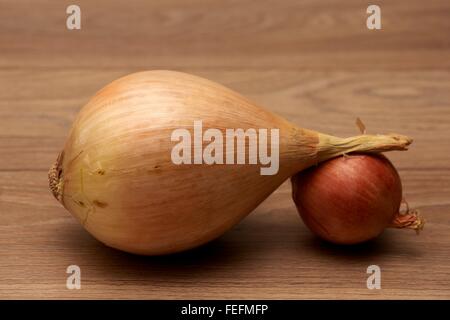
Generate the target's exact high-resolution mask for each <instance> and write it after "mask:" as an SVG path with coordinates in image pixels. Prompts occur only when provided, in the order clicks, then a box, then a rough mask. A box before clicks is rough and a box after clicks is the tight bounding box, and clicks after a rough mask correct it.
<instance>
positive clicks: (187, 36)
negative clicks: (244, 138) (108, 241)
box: [0, 0, 450, 299]
mask: <svg viewBox="0 0 450 320" xmlns="http://www.w3.org/2000/svg"><path fill="white" fill-rule="evenodd" d="M72 2H73V1H44V0H39V1H33V2H31V1H29V2H28V1H13V0H5V1H2V2H1V3H0V298H69V299H70V298H138V299H141V298H142V299H147V298H194V299H196V298H214V299H216V298H236V299H237V298H275V299H279V298H289V299H299V298H301V299H303V298H319V299H322V298H342V299H349V298H367V299H372V298H375V299H379V298H388V299H394V298H401V299H404V298H405V299H410V298H425V299H428V298H438V299H440V298H447V299H448V298H450V218H449V217H450V215H449V214H450V2H449V1H445V0H440V1H435V0H429V1H427V2H426V5H424V4H423V1H419V0H414V1H412V0H409V1H406V0H404V1H395V2H394V1H377V4H378V5H380V7H381V10H382V30H368V29H367V28H366V17H367V16H368V15H367V14H366V8H367V2H366V1H357V0H351V1H345V2H342V1H341V2H337V1H331V0H322V1H313V0H304V1H296V0H285V1H279V0H272V1H266V0H261V1H251V0H236V1H207V0H194V1H182V0H170V1H167V0H164V1H162V0H161V1H159V0H158V1H156V0H155V1H144V0H142V1H133V2H129V1H125V0H121V1H114V3H111V1H107V0H102V1H95V2H93V1H87V0H78V1H74V2H76V4H78V5H79V6H80V7H81V11H82V28H81V30H72V31H69V30H67V29H66V17H67V15H66V7H67V6H68V5H69V4H72ZM144 69H174V70H180V71H185V72H191V73H194V74H197V75H200V76H204V77H207V78H210V79H212V80H215V81H218V82H221V83H223V84H225V85H227V86H229V87H231V88H233V89H235V90H237V91H239V92H241V93H242V94H244V95H246V96H248V97H249V98H251V99H253V100H254V101H255V102H257V103H259V104H261V105H264V106H266V107H267V108H268V109H270V110H272V111H273V112H276V113H278V114H280V115H282V116H284V117H286V118H288V119H290V120H291V121H292V122H294V123H296V124H299V125H301V126H304V127H307V128H311V129H315V130H319V131H323V132H327V133H330V134H335V135H341V136H348V135H353V134H356V133H357V128H356V126H355V124H354V122H355V118H356V117H360V118H362V119H363V121H364V122H365V124H366V126H367V128H368V132H369V133H387V132H398V133H402V134H406V135H409V136H411V137H413V138H414V139H415V142H414V144H413V145H412V146H411V148H410V150H409V151H407V152H394V153H390V154H389V157H390V159H391V160H392V161H393V162H394V164H395V165H396V166H397V168H398V169H399V172H400V175H401V177H402V180H403V186H404V195H405V197H406V198H407V199H408V201H409V203H410V205H411V206H413V207H415V208H418V209H419V210H420V211H421V212H422V215H423V216H424V217H425V218H426V220H427V225H426V227H425V230H424V232H423V233H422V234H420V235H419V236H416V235H415V234H414V232H408V231H399V230H388V231H386V232H385V233H384V234H383V235H382V236H381V237H380V238H378V239H377V240H375V241H373V242H370V243H366V244H363V245H359V246H354V247H339V246H333V245H329V244H326V243H323V242H321V241H319V240H317V239H316V238H315V237H314V236H312V235H311V234H310V232H309V231H308V230H307V229H306V228H305V226H304V225H303V224H302V223H301V220H300V218H299V217H298V215H297V212H296V209H295V207H294V205H293V203H292V201H291V198H290V186H289V185H288V184H287V183H285V184H284V185H282V186H281V187H280V188H279V189H278V190H277V191H276V192H275V193H274V194H272V195H271V196H270V197H269V198H268V199H267V200H266V201H265V202H264V203H263V204H262V205H260V206H259V207H258V208H257V209H256V210H255V212H253V213H252V214H251V215H250V216H249V217H247V218H246V219H244V220H243V221H242V223H240V224H239V225H237V226H236V227H235V228H234V229H232V230H231V231H230V232H228V233H227V234H225V235H224V236H223V237H221V238H220V239H218V240H216V241H214V242H212V243H210V244H208V245H206V246H204V247H202V248H199V249H197V250H193V251H189V252H186V253H182V254H178V255H173V256H166V257H140V256H133V255H129V254H125V253H122V252H119V251H116V250H113V249H110V248H107V247H105V246H103V245H102V244H101V243H99V242H97V241H96V240H95V239H93V238H92V237H91V236H90V235H89V234H88V233H87V232H86V231H84V229H83V228H82V227H81V226H80V225H79V224H78V223H77V222H76V221H75V219H74V218H72V217H71V216H70V214H69V213H68V212H66V211H65V210H64V209H63V208H62V207H61V205H60V204H59V203H58V202H56V201H55V199H53V197H52V195H51V194H50V192H49V190H48V186H47V170H48V168H49V167H50V165H51V164H52V163H53V161H54V160H55V157H56V155H57V153H58V151H59V150H60V148H61V147H62V144H63V142H64V139H65V137H66V134H67V133H68V129H69V128H70V125H71V122H72V120H73V118H74V116H75V114H76V113H77V111H78V110H79V108H80V107H81V106H82V105H83V104H85V103H86V102H87V100H88V99H89V97H90V96H92V95H93V94H94V93H95V91H97V90H98V89H99V88H101V87H102V86H104V85H105V84H107V83H108V82H110V81H112V80H114V79H116V78H118V77H120V76H122V75H125V74H128V73H131V72H134V71H138V70H144ZM372 264H376V265H379V266H380V268H381V272H382V278H381V279H382V280H381V281H382V282H381V286H382V289H381V290H368V289H367V287H366V279H367V277H368V276H369V275H368V274H367V273H366V268H367V267H368V266H369V265H372ZM69 265H78V266H80V268H81V272H82V278H81V286H82V287H81V290H68V289H67V288H66V278H67V276H68V274H66V268H67V266H69Z"/></svg>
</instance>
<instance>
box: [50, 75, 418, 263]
mask: <svg viewBox="0 0 450 320" xmlns="http://www.w3.org/2000/svg"><path fill="white" fill-rule="evenodd" d="M195 121H202V123H203V130H207V129H213V128H214V129H218V131H219V132H222V133H225V130H226V129H238V128H241V129H243V130H247V129H250V128H253V129H268V130H270V129H278V130H279V143H278V142H277V144H276V145H273V146H272V151H275V150H276V148H277V147H278V148H279V170H278V172H277V173H276V174H274V175H261V171H260V167H261V166H260V165H254V164H235V165H225V164H223V165H222V164H212V165H210V164H205V163H202V164H181V165H179V164H175V163H174V162H173V161H172V160H171V152H172V149H173V147H174V145H175V144H176V143H175V142H173V141H172V140H171V134H172V133H173V132H174V130H176V129H180V128H184V129H187V130H189V132H191V133H192V131H193V124H194V122H195ZM410 142H411V140H410V139H409V138H407V137H404V136H400V135H395V134H393V135H380V136H369V135H362V136H357V137H352V138H346V139H341V138H337V137H333V136H329V135H325V134H320V133H317V132H315V131H311V130H307V129H302V128H299V127H296V126H295V125H293V124H291V123H289V122H288V121H286V120H285V119H283V118H281V117H279V116H276V115H274V114H272V113H270V112H268V111H266V110H264V109H262V108H260V107H258V106H257V105H255V104H254V103H252V102H250V101H249V100H247V99H245V98H244V97H242V96H240V95H239V94H237V93H235V92H233V91H231V90H229V89H227V88H225V87H223V86H221V85H219V84H216V83H214V82H211V81H208V80H205V79H202V78H199V77H195V76H192V75H188V74H184V73H179V72H170V71H150V72H140V73H136V74H132V75H129V76H127V77H124V78H121V79H119V80H116V81H114V82H113V83H111V84H109V85H107V86H106V87H105V88H103V89H102V90H100V91H99V92H98V93H97V94H96V95H95V96H94V97H93V98H92V99H91V100H90V101H89V102H88V104H87V105H86V106H84V108H83V109H82V110H81V111H80V113H79V115H78V117H77V118H76V120H75V122H74V124H73V127H72V129H71V131H70V134H69V137H68V139H67V142H66V144H65V146H64V150H63V151H62V152H61V153H60V155H59V157H58V160H57V162H56V163H55V165H54V166H53V167H52V169H51V170H50V173H49V179H50V188H51V190H52V192H53V194H54V195H55V197H56V198H57V199H58V200H59V201H60V202H61V203H62V204H63V205H64V207H65V208H67V209H68V210H69V211H70V212H71V213H72V214H73V215H74V216H75V217H76V218H77V219H78V220H79V221H80V222H81V223H82V224H83V226H84V227H85V228H86V229H87V230H88V231H89V232H90V233H91V234H93V235H94V236H95V237H96V238H97V239H99V240H100V241H102V242H104V243H105V244H107V245H109V246H111V247H114V248H118V249H122V250H125V251H128V252H133V253H139V254H148V255H153V254H165V253H171V252H176V251H181V250H185V249H189V248H192V247H195V246H198V245H200V244H203V243H205V242H207V241H209V240H212V239H214V238H216V237H218V236H219V235H221V234H222V233H224V232H225V231H226V230H228V229H229V228H231V227H232V226H233V225H235V224H236V223H237V222H238V221H240V220H241V219H242V218H243V217H244V216H245V215H247V214H248V213H249V212H251V211H252V210H253V209H254V208H255V207H256V206H257V205H258V204H259V203H260V202H261V201H263V200H264V199H265V198H266V197H267V196H268V195H269V194H270V193H271V192H272V191H273V190H275V189H276V188H277V187H278V186H279V185H280V184H281V183H282V182H283V181H284V180H286V179H287V178H288V177H289V176H291V175H292V174H294V173H295V172H298V171H301V170H303V169H304V168H307V167H309V166H311V165H313V164H315V163H317V162H320V161H323V160H326V159H329V158H330V157H334V156H336V155H339V154H342V153H345V152H351V151H358V150H359V151H389V150H404V149H406V146H407V145H409V144H410ZM200 144H203V146H206V145H207V144H208V142H207V141H201V142H200ZM247 149H248V148H247ZM246 151H248V150H246ZM233 156H235V154H234V153H233Z"/></svg>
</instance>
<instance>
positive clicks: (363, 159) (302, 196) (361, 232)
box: [291, 154, 402, 244]
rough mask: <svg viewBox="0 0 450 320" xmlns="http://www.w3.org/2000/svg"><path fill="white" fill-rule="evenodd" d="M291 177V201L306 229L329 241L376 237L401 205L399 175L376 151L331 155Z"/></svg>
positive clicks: (355, 240)
mask: <svg viewBox="0 0 450 320" xmlns="http://www.w3.org/2000/svg"><path fill="white" fill-rule="evenodd" d="M291 181H292V196H293V200H294V202H295V204H296V206H297V209H298V211H299V213H300V216H301V217H302V219H303V221H304V222H305V224H306V225H307V227H308V228H309V229H310V230H311V231H312V232H313V233H315V234H316V235H318V236H319V237H321V238H322V239H325V240H327V241H330V242H333V243H337V244H356V243H360V242H364V241H367V240H370V239H372V238H375V237H377V236H378V235H379V234H380V233H381V232H383V230H384V229H385V228H386V227H388V226H389V224H390V223H391V221H392V220H393V219H394V216H395V215H396V214H397V213H398V212H399V209H400V204H401V199H402V185H401V180H400V177H399V175H398V173H397V170H396V169H395V168H394V166H393V165H392V164H391V162H390V161H389V160H388V159H387V158H386V157H385V156H383V155H381V154H372V155H369V154H358V155H350V156H347V157H338V158H334V159H331V160H328V161H326V162H323V163H321V164H319V165H318V166H316V167H312V168H310V169H308V170H306V171H303V172H300V173H298V174H297V175H295V176H293V177H292V179H291Z"/></svg>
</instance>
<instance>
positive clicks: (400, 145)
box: [317, 133, 412, 162]
mask: <svg viewBox="0 0 450 320" xmlns="http://www.w3.org/2000/svg"><path fill="white" fill-rule="evenodd" d="M411 143H412V139H411V138H409V137H407V136H404V135H400V134H396V133H392V134H387V135H367V134H363V135H359V136H354V137H349V138H339V137H334V136H330V135H326V134H322V133H319V144H318V146H317V150H318V153H317V154H318V161H319V162H322V161H325V160H328V159H331V158H334V157H336V156H340V155H343V154H348V153H351V152H368V153H376V152H384V151H392V150H407V149H408V148H407V147H408V146H409V145H410V144H411Z"/></svg>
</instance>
